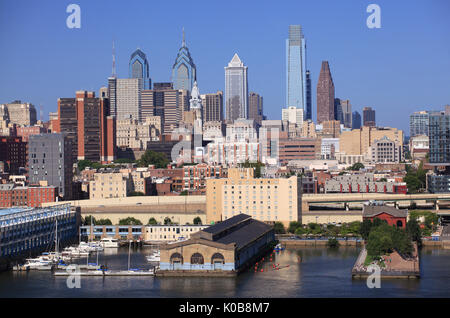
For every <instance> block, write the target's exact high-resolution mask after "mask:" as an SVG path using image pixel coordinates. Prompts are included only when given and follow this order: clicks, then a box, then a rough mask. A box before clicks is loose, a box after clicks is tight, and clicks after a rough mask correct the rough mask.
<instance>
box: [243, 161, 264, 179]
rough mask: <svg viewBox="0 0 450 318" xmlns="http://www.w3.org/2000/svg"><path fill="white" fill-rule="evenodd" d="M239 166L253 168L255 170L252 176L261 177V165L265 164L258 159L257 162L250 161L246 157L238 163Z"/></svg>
mask: <svg viewBox="0 0 450 318" xmlns="http://www.w3.org/2000/svg"><path fill="white" fill-rule="evenodd" d="M239 166H240V167H241V168H253V169H254V170H255V172H254V174H253V175H254V177H255V178H261V167H264V166H265V165H264V164H263V163H262V162H260V161H258V162H250V161H249V160H248V159H247V160H246V161H245V162H244V163H241V164H240V165H239Z"/></svg>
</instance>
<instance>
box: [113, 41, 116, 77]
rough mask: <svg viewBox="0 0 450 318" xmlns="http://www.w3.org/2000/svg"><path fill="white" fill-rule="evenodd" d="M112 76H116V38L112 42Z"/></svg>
mask: <svg viewBox="0 0 450 318" xmlns="http://www.w3.org/2000/svg"><path fill="white" fill-rule="evenodd" d="M112 58H113V60H112V77H116V49H115V47H114V40H113V43H112Z"/></svg>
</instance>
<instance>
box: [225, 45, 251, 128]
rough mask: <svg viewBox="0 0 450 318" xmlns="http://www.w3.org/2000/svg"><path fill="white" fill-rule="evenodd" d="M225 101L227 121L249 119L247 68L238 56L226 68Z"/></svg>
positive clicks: (235, 55)
mask: <svg viewBox="0 0 450 318" xmlns="http://www.w3.org/2000/svg"><path fill="white" fill-rule="evenodd" d="M225 101H226V116H227V118H226V119H227V120H231V121H233V120H236V119H238V118H244V119H247V118H248V81H247V66H244V63H242V61H241V59H240V58H239V56H238V55H237V54H234V56H233V59H232V60H231V61H230V63H228V66H227V67H225Z"/></svg>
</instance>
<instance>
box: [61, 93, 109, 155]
mask: <svg viewBox="0 0 450 318" xmlns="http://www.w3.org/2000/svg"><path fill="white" fill-rule="evenodd" d="M54 130H55V132H59V133H65V134H66V137H65V138H67V139H68V140H69V141H70V142H71V149H72V161H74V162H75V161H76V160H84V159H87V160H91V161H102V162H111V161H112V160H114V151H115V149H114V148H115V126H114V117H112V116H109V101H108V99H107V98H97V97H95V93H94V92H87V91H77V92H76V97H75V98H60V99H58V119H57V124H56V127H55V129H54Z"/></svg>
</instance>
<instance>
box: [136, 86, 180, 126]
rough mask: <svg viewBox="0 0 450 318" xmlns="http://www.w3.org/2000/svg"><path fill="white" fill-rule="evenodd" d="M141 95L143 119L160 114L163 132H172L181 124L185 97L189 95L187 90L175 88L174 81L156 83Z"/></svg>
mask: <svg viewBox="0 0 450 318" xmlns="http://www.w3.org/2000/svg"><path fill="white" fill-rule="evenodd" d="M141 96H142V118H143V119H145V118H146V117H148V116H159V117H160V118H161V129H162V132H161V133H164V134H170V133H172V131H173V130H174V129H175V128H177V127H178V126H179V123H180V122H181V120H182V114H183V109H184V108H185V106H184V102H183V99H185V97H186V96H187V94H186V90H177V89H173V86H172V83H155V84H154V85H153V89H152V90H143V91H142V93H141ZM183 96H184V97H183Z"/></svg>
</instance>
